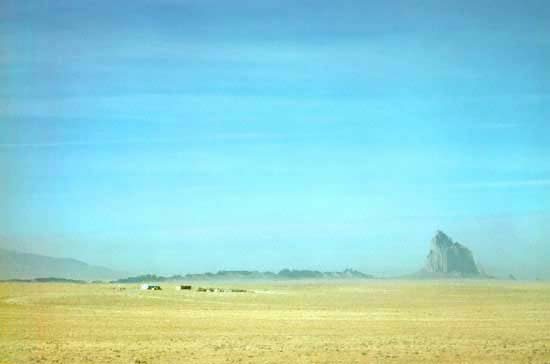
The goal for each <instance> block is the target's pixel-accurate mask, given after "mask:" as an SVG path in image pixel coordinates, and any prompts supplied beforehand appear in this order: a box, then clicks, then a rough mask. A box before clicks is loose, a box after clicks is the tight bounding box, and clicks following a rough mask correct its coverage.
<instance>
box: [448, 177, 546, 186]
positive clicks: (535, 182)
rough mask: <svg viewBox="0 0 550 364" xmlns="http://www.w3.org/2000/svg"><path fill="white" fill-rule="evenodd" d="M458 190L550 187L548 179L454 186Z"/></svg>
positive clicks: (472, 183) (469, 183)
mask: <svg viewBox="0 0 550 364" xmlns="http://www.w3.org/2000/svg"><path fill="white" fill-rule="evenodd" d="M455 186H456V187H460V188H510V187H545V186H550V179H528V180H521V181H519V180H516V181H492V182H468V183H459V184H456V185H455Z"/></svg>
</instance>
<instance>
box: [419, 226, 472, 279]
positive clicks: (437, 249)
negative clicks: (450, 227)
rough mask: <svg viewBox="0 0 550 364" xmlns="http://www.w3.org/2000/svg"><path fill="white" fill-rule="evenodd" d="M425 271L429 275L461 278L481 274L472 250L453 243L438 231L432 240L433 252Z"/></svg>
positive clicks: (429, 256)
mask: <svg viewBox="0 0 550 364" xmlns="http://www.w3.org/2000/svg"><path fill="white" fill-rule="evenodd" d="M424 270H425V272H428V273H437V274H452V275H460V276H477V275H480V274H481V272H480V270H479V268H478V267H477V265H476V263H475V261H474V256H473V254H472V252H471V251H470V249H468V248H466V247H465V246H464V245H461V244H459V243H457V242H453V241H452V239H451V238H450V237H448V236H447V235H446V234H445V233H443V232H442V231H438V232H437V233H436V235H435V236H434V238H433V239H432V247H431V251H430V254H428V258H427V261H426V266H425V268H424Z"/></svg>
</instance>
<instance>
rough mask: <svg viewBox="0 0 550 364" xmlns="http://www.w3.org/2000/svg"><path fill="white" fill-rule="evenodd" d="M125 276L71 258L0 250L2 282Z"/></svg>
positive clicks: (123, 273)
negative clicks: (39, 278)
mask: <svg viewBox="0 0 550 364" xmlns="http://www.w3.org/2000/svg"><path fill="white" fill-rule="evenodd" d="M126 275H128V273H126V272H120V271H116V270H113V269H109V268H106V267H101V266H94V265H89V264H87V263H84V262H81V261H79V260H76V259H72V258H54V257H49V256H45V255H39V254H31V253H21V252H17V251H12V250H6V249H1V248H0V279H2V280H16V279H19V280H32V279H34V278H37V277H56V278H57V279H70V280H110V279H117V278H121V277H124V276H126Z"/></svg>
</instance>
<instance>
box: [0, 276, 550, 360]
mask: <svg viewBox="0 0 550 364" xmlns="http://www.w3.org/2000/svg"><path fill="white" fill-rule="evenodd" d="M198 286H203V287H220V288H240V289H246V290H248V292H245V293H235V292H227V291H225V292H198V291H197V290H196V288H197V287H198ZM162 288H163V290H161V291H144V290H140V289H139V285H130V284H128V285H114V284H57V283H1V284H0V363H1V364H8V363H9V364H11V363H25V364H27V363H131V364H145V363H147V364H152V363H273V364H275V363H327V364H329V363H407V364H410V363H483V364H489V363H495V364H496V363H499V364H502V363H533V364H535V363H540V364H550V283H548V282H515V281H497V280H479V281H474V280H462V281H461V280H456V281H453V280H442V281H397V280H365V281H354V282H349V281H327V282H316V281H311V282H246V283H244V282H240V283H235V282H233V283H227V282H226V283H213V282H204V283H203V282H201V283H193V290H191V291H178V290H176V284H174V283H170V284H169V283H165V284H162Z"/></svg>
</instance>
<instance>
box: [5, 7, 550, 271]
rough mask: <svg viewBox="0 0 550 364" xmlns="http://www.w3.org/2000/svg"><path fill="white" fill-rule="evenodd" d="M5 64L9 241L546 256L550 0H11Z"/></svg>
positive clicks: (336, 255) (141, 255)
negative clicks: (440, 242)
mask: <svg viewBox="0 0 550 364" xmlns="http://www.w3.org/2000/svg"><path fill="white" fill-rule="evenodd" d="M0 84H1V85H2V86H0V168H1V169H0V173H1V175H0V176H1V181H0V207H1V208H0V241H1V242H0V244H2V246H3V247H6V248H14V249H19V250H22V251H28V252H35V253H41V254H47V255H54V256H70V257H74V258H78V259H82V260H85V261H87V262H90V263H94V264H103V265H108V266H111V267H115V268H120V269H127V270H131V271H134V272H155V273H162V274H172V273H186V272H201V271H215V270H218V269H260V270H278V269H281V268H285V267H290V268H304V269H322V270H336V269H338V270H340V269H344V268H346V267H353V268H356V269H360V270H363V271H365V272H369V273H385V274H396V273H404V272H409V271H412V270H415V269H417V268H419V267H421V266H422V264H423V262H424V258H425V256H426V254H427V253H428V250H429V240H430V239H431V237H432V235H433V233H434V232H435V230H436V229H442V230H444V231H446V232H447V233H448V234H449V235H451V237H453V238H454V239H456V240H458V241H460V242H462V243H464V244H466V245H467V246H469V247H470V248H472V249H473V250H474V253H475V255H476V257H477V259H478V261H479V262H481V263H482V265H484V266H485V267H486V269H487V270H489V272H490V273H499V274H505V273H506V274H507V273H509V272H513V273H514V274H517V275H519V276H524V277H534V276H536V275H539V276H542V275H546V276H550V3H549V2H548V1H546V0H541V1H517V0H515V1H506V0H504V1H498V2H495V1H480V0H476V1H441V0H437V1H412V0H411V1H379V2H373V1H346V0H340V1H266V0H263V1H206V0H196V1H169V0H167V1H163V0H160V1H159V0H156V1H142V0H138V1H135V0H134V1H105V2H98V1H29V2H22V1H19V0H17V1H16V0H3V1H2V2H1V4H0Z"/></svg>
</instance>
